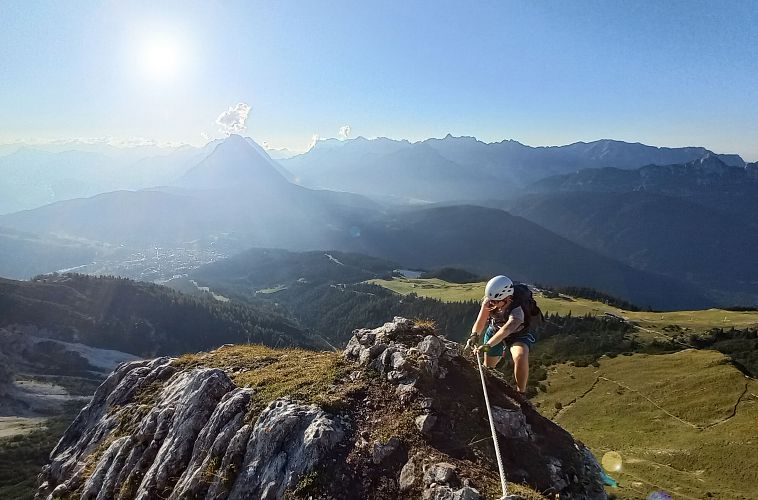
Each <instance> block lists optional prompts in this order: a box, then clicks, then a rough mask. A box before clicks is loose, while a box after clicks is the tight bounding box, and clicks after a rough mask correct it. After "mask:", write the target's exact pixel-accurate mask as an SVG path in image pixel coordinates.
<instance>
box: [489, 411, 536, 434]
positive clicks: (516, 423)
mask: <svg viewBox="0 0 758 500" xmlns="http://www.w3.org/2000/svg"><path fill="white" fill-rule="evenodd" d="M492 420H493V422H494V423H495V429H496V430H497V432H499V433H500V434H501V435H502V436H503V437H506V438H510V439H531V438H532V429H531V427H530V426H529V424H528V423H527V422H526V416H524V413H523V412H522V411H521V410H509V409H506V408H500V407H499V406H492Z"/></svg>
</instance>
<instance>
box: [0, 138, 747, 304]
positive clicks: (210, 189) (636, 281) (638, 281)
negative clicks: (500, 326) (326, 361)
mask: <svg viewBox="0 0 758 500" xmlns="http://www.w3.org/2000/svg"><path fill="white" fill-rule="evenodd" d="M209 148H212V149H211V151H210V152H209V153H208V154H207V155H206V156H205V157H203V158H202V159H200V160H199V161H197V162H196V163H195V164H194V165H193V166H191V167H189V168H186V169H184V171H183V173H182V174H181V175H179V176H178V177H177V178H176V179H175V180H174V181H173V182H171V183H170V184H169V185H165V186H159V187H152V188H148V189H142V190H137V191H128V190H121V191H114V192H108V193H102V194H98V195H96V196H93V197H91V198H80V199H74V200H66V201H59V202H56V203H52V204H49V205H45V206H43V207H40V208H36V209H33V210H27V211H22V212H16V213H13V214H8V215H3V216H0V227H5V228H7V229H8V231H24V232H29V233H35V234H37V235H43V236H44V235H51V234H52V235H55V236H56V237H57V238H64V239H66V240H67V241H72V240H73V241H76V242H77V244H82V243H84V244H85V245H86V244H87V243H89V244H93V245H96V246H97V245H99V246H108V247H114V248H120V247H135V248H144V247H149V246H151V245H160V246H164V247H169V248H170V247H182V246H187V245H189V244H197V242H199V241H209V242H211V243H209V244H210V245H213V244H214V243H213V242H218V243H221V242H224V244H225V245H226V246H227V247H228V248H231V249H232V251H242V250H244V249H246V248H250V247H256V246H257V247H270V248H285V249H290V250H298V251H302V250H323V249H336V250H342V251H351V252H357V253H361V254H365V255H369V256H374V257H378V258H383V259H388V260H391V261H394V262H398V263H399V265H401V266H405V267H417V268H426V269H430V268H440V267H445V266H454V267H462V268H465V269H468V270H470V271H472V272H475V273H479V274H485V275H486V274H498V273H503V272H506V273H508V274H509V275H512V276H513V277H514V278H516V279H519V280H522V281H529V282H541V283H546V284H552V285H560V286H569V285H573V286H588V287H593V288H596V289H599V290H601V291H604V292H607V293H610V294H612V295H615V296H619V297H621V298H623V299H627V300H630V301H632V302H635V303H638V304H640V305H642V306H651V307H655V308H681V307H690V308H692V307H703V306H707V305H710V304H716V303H720V304H726V305H734V304H735V303H738V302H739V303H753V302H754V301H758V296H755V294H754V293H752V292H751V287H752V286H753V284H754V282H755V278H754V276H755V273H754V272H753V269H752V267H754V265H752V264H751V263H750V259H749V256H748V253H749V251H748V250H747V249H748V248H751V247H752V245H753V241H754V237H755V234H756V231H755V229H754V227H755V226H754V223H752V222H751V219H750V216H749V214H750V213H754V212H752V211H751V210H752V209H751V208H750V207H752V206H754V204H755V201H754V200H755V199H756V197H755V196H754V193H755V189H754V186H755V182H754V179H755V171H756V168H755V166H754V165H752V164H745V163H744V162H743V161H742V159H741V158H739V157H737V156H735V155H715V154H713V153H711V152H709V151H707V150H705V149H704V148H655V147H651V146H644V145H641V144H629V143H623V142H619V141H596V142H594V143H576V144H572V145H568V146H560V147H550V148H531V147H528V146H524V145H522V144H520V143H517V142H515V141H503V142H500V143H493V144H485V143H482V142H479V141H477V140H475V139H473V138H465V137H464V138H454V137H446V138H445V139H430V140H427V141H423V142H420V143H410V142H408V141H393V140H390V139H377V140H367V139H363V138H359V139H355V140H350V141H337V140H327V141H320V142H318V143H317V145H316V146H315V147H314V148H313V149H312V150H311V151H310V152H308V153H306V154H304V155H300V156H297V157H293V158H291V159H288V160H282V161H281V162H276V161H274V160H272V159H271V158H270V157H269V156H268V154H267V153H266V151H265V150H264V149H263V148H261V147H260V146H258V145H257V144H256V143H255V142H254V141H252V140H251V139H249V138H244V137H240V136H236V135H232V136H230V137H229V138H227V139H226V140H224V141H219V142H217V143H215V144H212V145H209ZM671 161H682V162H683V163H678V164H671V163H670V162H671ZM655 162H660V163H663V165H654V163H655ZM580 165H584V166H592V167H597V168H589V169H582V170H579V171H576V168H577V167H578V166H580ZM612 165H613V166H612ZM556 173H558V175H552V174H556ZM551 175H552V176H551ZM545 176H548V177H545ZM330 178H331V179H335V180H339V181H340V182H341V183H342V184H340V185H333V184H330V183H329V182H326V181H328V179H330ZM309 179H310V180H309ZM319 179H320V180H319ZM507 179H511V182H506V180H507ZM305 185H311V186H312V187H311V188H308V187H305ZM316 185H318V186H319V187H320V188H322V189H317V188H316ZM361 186H364V187H363V188H361ZM501 186H507V187H505V188H504V189H502V188H501ZM588 186H589V188H588ZM640 186H642V187H640ZM713 186H716V187H713ZM325 187H329V188H331V189H323V188H325ZM335 189H337V190H335ZM339 189H345V191H339ZM509 190H510V191H509ZM506 192H511V195H506V194H504V193H506ZM355 193H357V194H355ZM361 193H363V194H361ZM365 195H370V196H365ZM409 199H412V200H415V201H416V203H410V204H408V203H405V204H401V203H400V201H402V200H405V201H408V200H409ZM428 199H436V200H440V201H442V202H443V203H442V204H439V205H437V206H435V205H432V204H428V203H422V204H421V205H419V202H420V201H421V200H428ZM454 199H457V200H466V199H477V201H476V202H468V203H464V202H460V201H458V202H455V201H453V200H454ZM719 199H723V201H722V202H721V203H719ZM390 200H391V201H390ZM751 203H752V204H753V205H751ZM479 205H489V206H490V208H487V207H485V206H479ZM492 207H494V208H492ZM745 207H747V208H748V209H746V208H745ZM503 209H507V210H508V211H504V210H503ZM509 212H510V213H509ZM701 212H702V214H701ZM691 214H697V217H696V218H694V219H693V218H692V217H690V215H691ZM522 217H523V218H522ZM698 220H699V221H701V224H702V227H699V226H698V223H697V221H698ZM45 237H47V236H45ZM725 243H726V247H724V246H723V245H724V244H725ZM682 249H684V251H682ZM719 257H721V258H722V259H724V260H725V261H726V262H727V264H723V263H722V264H720V265H719V266H714V265H713V262H714V261H718V259H719ZM751 266H752V267H751ZM717 268H718V269H720V270H716V269H717ZM48 270H50V271H52V270H55V269H48Z"/></svg>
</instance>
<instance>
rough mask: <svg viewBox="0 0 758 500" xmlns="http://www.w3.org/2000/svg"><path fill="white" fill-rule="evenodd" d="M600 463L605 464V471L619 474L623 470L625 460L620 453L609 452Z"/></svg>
mask: <svg viewBox="0 0 758 500" xmlns="http://www.w3.org/2000/svg"><path fill="white" fill-rule="evenodd" d="M600 463H601V464H603V469H605V470H607V471H608V472H619V471H620V470H621V466H622V464H623V460H622V459H621V454H620V453H619V452H617V451H609V452H608V453H606V454H605V455H603V458H602V459H601V460H600Z"/></svg>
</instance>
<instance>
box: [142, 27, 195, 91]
mask: <svg viewBox="0 0 758 500" xmlns="http://www.w3.org/2000/svg"><path fill="white" fill-rule="evenodd" d="M185 52H186V51H185V47H184V46H183V45H182V43H181V42H180V40H179V39H178V38H171V37H167V36H153V37H150V38H147V39H145V40H144V41H143V42H142V44H141V45H140V47H139V50H138V65H139V70H140V73H141V75H142V76H143V77H144V78H146V79H148V80H150V81H152V82H155V83H167V82H170V81H172V80H174V79H176V78H177V77H178V76H179V74H180V73H181V71H182V69H183V66H184V65H185V62H186V53H185Z"/></svg>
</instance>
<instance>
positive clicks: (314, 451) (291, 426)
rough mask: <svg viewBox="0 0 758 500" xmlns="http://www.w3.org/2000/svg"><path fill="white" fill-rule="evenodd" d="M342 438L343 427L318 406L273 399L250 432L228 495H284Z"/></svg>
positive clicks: (233, 497) (249, 496)
mask: <svg viewBox="0 0 758 500" xmlns="http://www.w3.org/2000/svg"><path fill="white" fill-rule="evenodd" d="M343 437H344V431H343V429H342V426H341V425H340V424H339V423H338V422H336V421H335V420H333V419H332V418H330V417H329V416H328V415H327V414H326V413H324V412H323V411H322V410H320V409H319V408H317V407H316V406H304V405H301V404H298V403H295V402H292V401H289V400H286V399H284V400H277V401H274V402H272V403H271V404H269V405H268V407H266V409H265V410H264V411H263V412H262V413H261V415H260V417H259V418H258V421H257V422H256V424H255V427H254V428H253V430H252V432H251V434H250V438H249V439H248V443H247V452H246V454H245V458H244V460H243V467H242V470H241V471H240V473H239V476H238V477H237V479H236V481H235V484H234V487H233V488H232V489H231V491H230V494H229V498H230V499H245V498H282V497H283V496H284V491H285V490H286V489H287V487H289V486H294V485H295V484H297V481H298V480H299V479H300V477H301V476H302V475H303V474H305V473H307V472H308V471H310V470H312V469H313V467H314V466H315V465H316V464H317V463H319V462H320V461H321V459H323V458H324V457H325V456H326V455H327V453H328V452H329V451H330V450H331V449H332V448H333V447H334V445H336V444H337V443H338V442H339V441H341V440H342V439H343Z"/></svg>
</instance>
